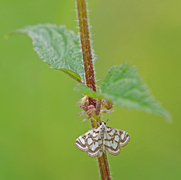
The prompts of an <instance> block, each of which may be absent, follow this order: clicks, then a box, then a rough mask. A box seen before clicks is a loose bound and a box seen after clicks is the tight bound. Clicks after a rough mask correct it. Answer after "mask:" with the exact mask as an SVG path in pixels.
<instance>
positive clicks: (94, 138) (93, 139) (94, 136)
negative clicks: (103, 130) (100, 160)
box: [87, 128, 100, 157]
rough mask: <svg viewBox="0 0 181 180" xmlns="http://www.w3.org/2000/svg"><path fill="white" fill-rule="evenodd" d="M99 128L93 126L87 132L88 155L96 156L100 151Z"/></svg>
mask: <svg viewBox="0 0 181 180" xmlns="http://www.w3.org/2000/svg"><path fill="white" fill-rule="evenodd" d="M99 132H100V131H99V128H94V129H93V130H92V132H91V133H90V134H89V137H88V139H87V144H88V151H87V154H88V155H89V156H90V157H96V156H98V155H99V151H100V143H99V140H100V134H99Z"/></svg>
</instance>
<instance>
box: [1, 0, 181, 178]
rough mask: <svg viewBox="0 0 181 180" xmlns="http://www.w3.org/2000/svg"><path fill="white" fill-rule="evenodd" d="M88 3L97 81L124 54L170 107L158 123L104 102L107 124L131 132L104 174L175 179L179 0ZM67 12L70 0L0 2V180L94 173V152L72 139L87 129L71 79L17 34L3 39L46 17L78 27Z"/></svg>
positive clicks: (180, 145) (180, 77) (180, 82)
mask: <svg viewBox="0 0 181 180" xmlns="http://www.w3.org/2000/svg"><path fill="white" fill-rule="evenodd" d="M88 7H89V10H91V12H90V13H89V18H90V23H91V25H92V28H91V33H92V40H93V41H94V42H93V47H94V49H95V52H96V54H97V56H98V59H97V61H96V63H95V66H96V77H97V80H98V83H99V82H100V81H99V80H101V79H102V78H103V77H104V76H105V75H106V73H107V71H108V69H109V68H110V67H111V66H113V65H115V64H116V65H119V64H121V63H124V62H130V63H131V64H132V65H136V66H137V68H138V70H139V71H140V74H141V75H142V76H143V77H144V81H145V83H147V84H148V86H149V88H150V89H151V91H152V94H153V95H154V96H155V97H156V99H157V100H159V101H161V102H162V105H163V107H165V108H166V109H168V110H169V111H170V112H171V114H172V116H173V122H172V123H171V124H168V123H166V121H165V120H164V119H163V118H162V117H159V116H155V115H152V114H147V113H145V112H142V111H136V110H127V109H120V108H118V107H114V110H115V112H114V113H112V115H111V118H110V120H109V122H108V125H109V126H112V127H115V128H118V129H122V130H125V131H127V132H129V134H130V137H131V140H130V142H129V144H128V145H127V146H126V147H124V148H123V149H122V152H121V153H120V155H118V156H116V157H114V156H111V155H108V158H109V163H110V166H111V167H110V169H111V173H112V177H113V179H115V180H119V179H124V180H133V179H139V180H145V179H147V180H153V179H154V180H162V179H164V180H170V179H174V180H179V179H181V115H180V111H181V109H180V104H181V98H180V92H181V73H180V71H181V70H180V69H181V68H180V66H181V58H180V57H181V10H180V9H181V1H180V0H152V1H148V0H146V1H145V0H137V1H135V0H115V1H105V0H89V6H88ZM75 20H76V12H75V1H74V0H51V1H50V0H39V1H37V0H31V1H27V0H16V1H15V0H8V1H2V0H1V1H0V180H71V179H74V180H76V179H77V180H85V179H86V180H92V179H96V180H98V179H100V175H99V170H98V165H97V160H96V158H90V157H88V156H87V154H86V153H84V152H81V151H79V150H78V149H77V148H76V147H75V145H74V141H75V139H76V138H77V137H78V136H80V135H82V134H83V133H85V132H87V131H88V130H89V129H90V128H91V125H90V122H89V121H86V122H84V123H81V121H82V119H83V118H84V117H77V116H76V115H77V114H78V113H79V112H80V109H79V107H77V106H75V104H76V102H77V100H78V99H80V98H81V95H80V94H78V93H76V92H74V91H73V90H72V89H73V87H74V85H75V84H76V82H74V80H72V79H71V78H69V77H68V76H67V75H65V74H64V73H62V72H61V71H58V70H54V69H50V68H49V66H48V65H47V64H45V63H44V62H43V61H42V60H41V59H39V58H38V56H37V55H36V53H35V52H34V51H33V49H32V44H31V40H30V39H29V38H28V37H27V36H26V35H17V36H14V37H11V38H9V39H8V40H5V39H4V38H3V36H4V35H5V34H7V33H8V32H10V31H11V30H14V29H17V28H21V27H24V26H26V25H33V24H38V23H47V22H49V23H55V24H65V25H66V26H67V28H68V29H73V30H75V31H76V32H78V29H77V22H76V21H75ZM106 118H107V117H105V118H104V119H106Z"/></svg>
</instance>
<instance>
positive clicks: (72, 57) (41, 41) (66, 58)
mask: <svg viewBox="0 0 181 180" xmlns="http://www.w3.org/2000/svg"><path fill="white" fill-rule="evenodd" d="M15 33H26V34H27V35H28V36H29V37H30V38H31V39H32V44H33V47H34V50H35V51H36V53H37V54H38V56H39V57H40V58H41V59H43V60H44V62H46V63H47V64H49V65H50V66H51V68H55V69H60V70H62V71H63V72H65V73H66V74H68V75H69V76H70V77H72V78H73V79H75V80H77V81H78V82H81V81H84V79H85V77H84V65H83V61H82V52H81V48H80V46H79V44H80V43H79V36H78V35H76V34H75V33H74V32H73V31H71V30H67V29H66V27H65V26H57V25H54V24H38V25H32V26H27V27H24V28H22V29H18V30H15V31H13V32H12V33H11V34H15Z"/></svg>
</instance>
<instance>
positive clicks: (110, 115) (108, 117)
mask: <svg viewBox="0 0 181 180" xmlns="http://www.w3.org/2000/svg"><path fill="white" fill-rule="evenodd" d="M111 113H112V111H111V112H110V114H109V117H108V119H107V121H106V122H105V123H106V124H107V122H108V120H109V118H110V116H111Z"/></svg>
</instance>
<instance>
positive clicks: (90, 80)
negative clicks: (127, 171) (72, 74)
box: [77, 0, 111, 180]
mask: <svg viewBox="0 0 181 180" xmlns="http://www.w3.org/2000/svg"><path fill="white" fill-rule="evenodd" d="M77 12H78V19H79V30H80V39H81V45H82V54H83V61H84V69H85V78H86V85H87V86H88V87H89V88H91V89H92V90H93V91H96V85H95V78H94V68H93V62H92V53H91V45H90V38H89V27H88V18H87V9H86V1H85V0H77ZM99 103H100V102H98V106H97V107H98V108H97V109H96V112H97V113H98V114H99V112H100V106H101V105H100V104H99ZM89 105H94V107H96V101H95V100H94V99H92V98H89ZM97 113H96V114H97ZM98 121H99V122H100V119H98ZM91 124H92V128H95V127H97V123H96V122H95V121H94V120H91ZM98 163H99V168H100V174H101V179H102V180H111V176H110V171H109V165H108V161H107V155H106V153H105V152H104V153H103V155H102V156H101V157H98Z"/></svg>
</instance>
